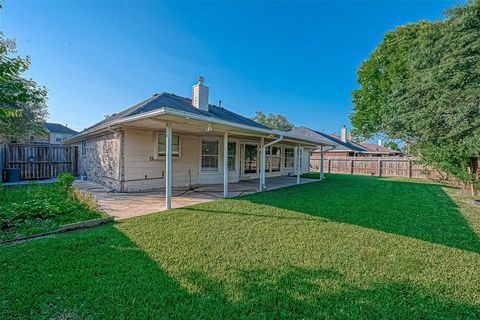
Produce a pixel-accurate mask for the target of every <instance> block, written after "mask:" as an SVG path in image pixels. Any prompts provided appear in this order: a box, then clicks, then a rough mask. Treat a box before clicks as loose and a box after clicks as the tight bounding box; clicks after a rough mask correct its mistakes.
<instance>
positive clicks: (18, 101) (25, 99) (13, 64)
mask: <svg viewBox="0 0 480 320" xmlns="http://www.w3.org/2000/svg"><path fill="white" fill-rule="evenodd" d="M0 9H1V8H0ZM29 66H30V58H29V57H25V58H22V57H20V56H18V55H16V44H15V41H13V40H10V39H6V38H5V37H4V35H3V33H1V32H0V89H1V90H0V141H8V140H14V139H15V140H16V139H19V138H22V137H25V136H27V135H30V134H39V133H42V132H43V123H44V122H45V118H46V116H47V107H46V104H45V103H46V99H47V90H46V89H45V88H44V87H41V86H38V85H37V84H36V83H35V81H33V80H32V79H27V78H25V77H22V74H23V73H24V72H25V71H27V70H28V68H29Z"/></svg>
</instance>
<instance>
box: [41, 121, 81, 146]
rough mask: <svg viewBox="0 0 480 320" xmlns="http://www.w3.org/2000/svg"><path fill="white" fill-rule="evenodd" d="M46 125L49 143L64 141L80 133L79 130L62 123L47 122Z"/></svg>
mask: <svg viewBox="0 0 480 320" xmlns="http://www.w3.org/2000/svg"><path fill="white" fill-rule="evenodd" d="M44 127H45V129H46V130H47V131H48V142H49V143H62V142H63V141H65V140H67V139H69V138H71V137H72V136H74V135H76V134H78V132H77V131H75V130H73V129H70V128H69V127H67V126H66V125H65V126H64V125H63V124H60V123H52V122H45V125H44Z"/></svg>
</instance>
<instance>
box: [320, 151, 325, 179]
mask: <svg viewBox="0 0 480 320" xmlns="http://www.w3.org/2000/svg"><path fill="white" fill-rule="evenodd" d="M324 178H325V177H324V163H323V146H321V147H320V180H323V179H324Z"/></svg>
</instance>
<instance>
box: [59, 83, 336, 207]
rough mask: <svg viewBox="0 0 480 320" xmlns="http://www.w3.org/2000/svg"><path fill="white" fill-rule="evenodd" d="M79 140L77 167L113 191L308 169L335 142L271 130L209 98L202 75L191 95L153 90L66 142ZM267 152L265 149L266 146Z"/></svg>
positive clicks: (261, 178)
mask: <svg viewBox="0 0 480 320" xmlns="http://www.w3.org/2000/svg"><path fill="white" fill-rule="evenodd" d="M66 142H67V143H69V144H73V143H78V144H80V150H81V151H80V156H79V165H80V169H79V170H80V173H81V174H82V175H83V176H84V177H86V179H87V180H90V181H93V182H97V183H100V184H103V185H106V186H108V187H109V188H110V189H112V190H116V191H120V192H130V191H137V190H148V189H157V188H165V193H166V207H167V208H170V203H169V201H170V200H169V199H171V190H172V187H182V186H193V185H205V184H223V186H224V196H225V197H226V196H228V183H234V182H238V181H240V180H248V179H258V190H259V191H262V190H264V189H265V188H266V187H267V186H266V177H274V176H280V175H295V176H297V183H298V182H299V181H300V180H299V177H300V174H301V173H302V172H308V171H309V167H310V165H309V152H310V151H311V150H314V149H316V148H318V147H320V146H322V147H331V146H334V145H335V144H334V143H332V142H330V141H328V140H327V139H324V138H322V137H306V136H304V135H299V134H296V133H292V132H283V131H277V130H272V129H270V128H267V127H265V126H263V125H261V124H259V123H257V122H255V121H253V120H251V119H248V118H246V117H243V116H241V115H239V114H237V113H234V112H232V111H229V110H227V109H225V108H224V107H222V106H220V104H219V106H216V105H212V104H210V103H209V88H208V87H207V86H205V85H204V79H203V78H202V77H200V78H199V81H198V83H197V84H195V85H194V86H193V88H192V98H191V99H189V98H185V97H180V96H178V95H175V94H172V93H165V92H164V93H160V94H155V95H153V96H152V97H150V98H148V99H146V100H145V101H142V102H140V103H138V104H136V105H134V106H132V107H130V108H128V109H126V110H123V111H121V112H119V113H117V114H114V115H113V116H111V117H109V118H107V119H104V120H103V121H101V122H99V123H97V124H95V125H93V126H91V127H89V128H87V129H86V130H84V131H82V132H81V133H79V134H78V135H76V136H74V137H72V138H71V139H69V140H67V141H66ZM262 151H264V152H262Z"/></svg>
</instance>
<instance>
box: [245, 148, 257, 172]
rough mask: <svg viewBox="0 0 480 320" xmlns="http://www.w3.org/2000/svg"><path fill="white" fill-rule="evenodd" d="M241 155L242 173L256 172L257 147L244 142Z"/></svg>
mask: <svg viewBox="0 0 480 320" xmlns="http://www.w3.org/2000/svg"><path fill="white" fill-rule="evenodd" d="M243 157H244V158H243V159H244V160H243V174H246V175H247V174H256V173H257V168H258V147H257V146H256V145H253V144H245V148H244V152H243Z"/></svg>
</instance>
